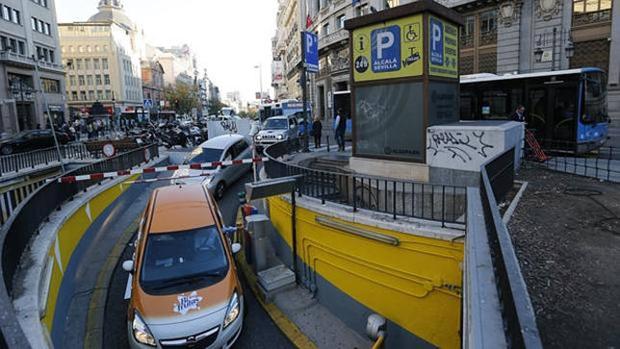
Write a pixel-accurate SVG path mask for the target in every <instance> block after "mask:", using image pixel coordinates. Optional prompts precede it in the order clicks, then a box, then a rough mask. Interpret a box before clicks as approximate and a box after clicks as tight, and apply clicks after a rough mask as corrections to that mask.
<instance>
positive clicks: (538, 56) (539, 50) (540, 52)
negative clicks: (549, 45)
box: [534, 47, 543, 63]
mask: <svg viewBox="0 0 620 349" xmlns="http://www.w3.org/2000/svg"><path fill="white" fill-rule="evenodd" d="M542 55H543V50H542V48H540V47H537V48H536V50H535V51H534V58H535V59H536V63H540V61H542Z"/></svg>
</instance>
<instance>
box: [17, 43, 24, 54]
mask: <svg viewBox="0 0 620 349" xmlns="http://www.w3.org/2000/svg"><path fill="white" fill-rule="evenodd" d="M17 46H18V48H19V54H20V55H22V56H25V55H26V43H24V42H23V41H18V42H17Z"/></svg>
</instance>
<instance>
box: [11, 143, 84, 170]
mask: <svg viewBox="0 0 620 349" xmlns="http://www.w3.org/2000/svg"><path fill="white" fill-rule="evenodd" d="M60 154H61V156H62V158H63V159H74V160H86V159H91V153H90V152H89V151H88V150H87V149H86V146H84V144H82V143H78V144H67V145H63V146H61V147H60ZM54 163H60V159H59V158H58V149H56V147H52V148H46V149H41V150H35V151H31V152H27V153H18V154H12V155H5V156H0V175H5V174H7V173H19V172H20V171H23V170H29V169H34V168H36V167H37V166H41V165H50V164H54Z"/></svg>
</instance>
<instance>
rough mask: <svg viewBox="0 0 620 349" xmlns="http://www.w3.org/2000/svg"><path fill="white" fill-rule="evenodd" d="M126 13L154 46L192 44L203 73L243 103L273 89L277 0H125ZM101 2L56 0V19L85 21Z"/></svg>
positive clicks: (222, 90)
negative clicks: (261, 81) (260, 92)
mask: <svg viewBox="0 0 620 349" xmlns="http://www.w3.org/2000/svg"><path fill="white" fill-rule="evenodd" d="M122 3H123V5H124V6H125V12H126V13H127V15H128V16H129V18H131V19H132V20H133V21H134V22H136V23H137V24H138V25H140V26H141V27H142V28H143V30H144V33H145V36H146V40H147V42H149V43H150V44H151V45H153V46H180V45H183V44H188V45H189V46H190V47H191V48H192V50H193V51H194V53H195V54H196V57H197V59H198V66H199V70H200V72H202V71H203V69H204V68H206V69H207V73H208V74H209V77H210V78H211V79H212V80H213V82H214V83H215V84H216V85H217V86H219V87H220V91H221V92H222V97H223V98H225V97H226V92H230V91H240V92H241V97H242V99H243V100H245V101H250V100H253V99H254V96H255V93H256V92H258V91H259V89H260V88H259V85H260V82H259V75H260V74H259V69H256V68H254V67H255V66H257V65H261V66H262V77H263V78H262V80H263V90H264V91H267V90H269V91H271V89H270V88H269V86H270V84H271V56H272V55H271V38H272V37H273V36H274V35H275V30H276V13H277V6H278V4H277V0H223V1H218V0H122ZM98 4H99V0H56V11H57V14H58V22H59V23H65V22H75V21H86V20H87V19H88V18H89V17H90V16H91V15H93V14H95V13H96V12H97V5H98Z"/></svg>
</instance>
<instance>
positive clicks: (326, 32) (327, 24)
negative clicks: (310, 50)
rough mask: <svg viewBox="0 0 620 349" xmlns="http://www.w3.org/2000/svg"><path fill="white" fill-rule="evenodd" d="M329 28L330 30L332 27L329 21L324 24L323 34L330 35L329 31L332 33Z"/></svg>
mask: <svg viewBox="0 0 620 349" xmlns="http://www.w3.org/2000/svg"><path fill="white" fill-rule="evenodd" d="M329 30H330V28H329V23H325V24H324V25H323V35H329V33H330V31H329Z"/></svg>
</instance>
